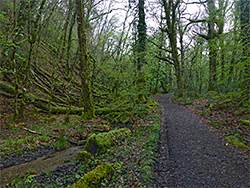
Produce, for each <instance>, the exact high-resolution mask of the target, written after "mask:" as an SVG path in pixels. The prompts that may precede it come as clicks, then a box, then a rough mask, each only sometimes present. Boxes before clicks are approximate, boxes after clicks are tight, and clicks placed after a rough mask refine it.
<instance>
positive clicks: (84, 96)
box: [76, 0, 94, 119]
mask: <svg viewBox="0 0 250 188" xmlns="http://www.w3.org/2000/svg"><path fill="white" fill-rule="evenodd" d="M76 11H77V22H78V23H77V24H78V28H77V32H78V43H79V67H80V77H81V104H82V106H84V114H83V117H84V118H86V119H91V118H92V117H94V104H93V98H92V90H91V86H90V80H89V66H88V62H87V40H86V27H85V15H84V14H85V11H84V4H83V2H82V0H76Z"/></svg>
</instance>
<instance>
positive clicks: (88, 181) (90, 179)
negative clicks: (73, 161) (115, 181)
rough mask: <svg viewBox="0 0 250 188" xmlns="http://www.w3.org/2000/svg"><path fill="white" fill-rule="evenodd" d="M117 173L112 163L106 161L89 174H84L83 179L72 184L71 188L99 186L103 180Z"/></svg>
mask: <svg viewBox="0 0 250 188" xmlns="http://www.w3.org/2000/svg"><path fill="white" fill-rule="evenodd" d="M114 173H115V170H114V168H113V167H112V165H110V164H108V163H104V164H102V165H100V166H98V167H96V168H95V169H94V170H92V171H90V172H89V173H87V174H84V176H83V177H81V179H80V180H79V181H78V182H76V183H75V184H73V185H72V186H70V187H71V188H89V187H97V186H98V185H99V184H100V183H101V181H102V180H103V179H105V178H107V177H108V176H113V175H114Z"/></svg>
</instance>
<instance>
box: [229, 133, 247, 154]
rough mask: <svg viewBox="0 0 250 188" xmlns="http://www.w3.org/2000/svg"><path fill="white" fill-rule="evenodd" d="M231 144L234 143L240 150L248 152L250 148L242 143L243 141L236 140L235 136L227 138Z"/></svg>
mask: <svg viewBox="0 0 250 188" xmlns="http://www.w3.org/2000/svg"><path fill="white" fill-rule="evenodd" d="M225 139H226V140H227V141H228V142H229V143H232V144H233V145H234V146H235V147H238V148H243V149H246V150H249V149H250V148H249V147H248V146H247V145H245V144H244V143H242V142H241V141H239V140H238V139H237V138H235V137H234V136H232V135H231V136H228V137H226V138H225Z"/></svg>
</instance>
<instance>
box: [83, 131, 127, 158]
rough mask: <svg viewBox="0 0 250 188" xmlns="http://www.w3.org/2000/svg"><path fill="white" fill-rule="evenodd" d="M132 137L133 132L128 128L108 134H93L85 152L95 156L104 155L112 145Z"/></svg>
mask: <svg viewBox="0 0 250 188" xmlns="http://www.w3.org/2000/svg"><path fill="white" fill-rule="evenodd" d="M129 135H131V131H130V130H129V129H127V128H122V129H117V130H112V131H110V132H107V133H99V134H93V135H92V136H91V137H90V138H89V139H88V141H87V143H86V145H85V150H86V151H88V152H89V153H91V154H92V155H95V154H96V153H103V152H105V151H106V150H107V149H108V148H110V147H111V146H112V145H114V144H116V143H119V142H121V141H123V140H124V139H125V137H127V136H129Z"/></svg>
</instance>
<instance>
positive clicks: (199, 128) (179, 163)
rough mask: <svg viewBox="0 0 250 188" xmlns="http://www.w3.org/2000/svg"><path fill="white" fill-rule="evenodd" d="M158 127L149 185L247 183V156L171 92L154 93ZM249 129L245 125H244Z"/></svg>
mask: <svg viewBox="0 0 250 188" xmlns="http://www.w3.org/2000/svg"><path fill="white" fill-rule="evenodd" d="M157 101H158V102H159V103H160V104H161V105H162V127H161V131H160V141H159V153H160V156H159V158H158V159H157V162H156V165H155V171H156V177H157V179H156V181H155V183H154V184H153V185H152V186H153V187H164V188H167V187H170V188H174V187H183V188H189V187H190V188H195V187H197V188H200V187H242V188H243V187H244V188H245V187H250V182H249V169H250V164H249V156H248V154H247V151H243V150H241V149H238V148H236V147H234V146H232V145H231V144H229V143H227V142H226V140H224V137H223V135H222V134H220V133H219V132H218V130H216V129H214V127H212V126H208V125H206V124H205V123H204V122H202V121H201V120H202V119H201V118H200V117H198V116H197V115H195V113H193V112H192V111H191V110H189V109H188V108H186V107H184V106H182V105H178V104H174V103H173V102H172V101H171V95H163V96H161V97H158V99H157ZM248 130H249V129H248Z"/></svg>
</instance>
